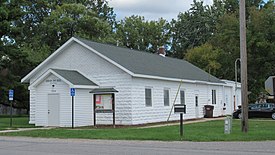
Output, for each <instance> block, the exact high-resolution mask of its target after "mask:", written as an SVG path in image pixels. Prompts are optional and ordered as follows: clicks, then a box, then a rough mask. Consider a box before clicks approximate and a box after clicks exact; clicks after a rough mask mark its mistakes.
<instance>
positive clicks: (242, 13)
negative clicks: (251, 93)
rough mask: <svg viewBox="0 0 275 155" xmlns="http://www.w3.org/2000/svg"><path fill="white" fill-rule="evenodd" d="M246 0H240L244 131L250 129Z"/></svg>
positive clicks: (242, 124)
mask: <svg viewBox="0 0 275 155" xmlns="http://www.w3.org/2000/svg"><path fill="white" fill-rule="evenodd" d="M245 22H246V20H245V0H240V55H241V84H242V122H241V126H242V132H245V133H247V131H248V98H247V51H246V23H245Z"/></svg>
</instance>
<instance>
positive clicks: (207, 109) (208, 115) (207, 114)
mask: <svg viewBox="0 0 275 155" xmlns="http://www.w3.org/2000/svg"><path fill="white" fill-rule="evenodd" d="M213 110H214V106H212V105H205V106H204V111H205V115H204V117H205V118H212V117H213Z"/></svg>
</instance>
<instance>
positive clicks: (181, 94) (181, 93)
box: [180, 90, 185, 104]
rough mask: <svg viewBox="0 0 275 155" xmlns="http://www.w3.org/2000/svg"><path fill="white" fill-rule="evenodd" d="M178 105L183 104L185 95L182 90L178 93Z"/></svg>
mask: <svg viewBox="0 0 275 155" xmlns="http://www.w3.org/2000/svg"><path fill="white" fill-rule="evenodd" d="M180 104H185V93H184V91H183V90H181V91H180Z"/></svg>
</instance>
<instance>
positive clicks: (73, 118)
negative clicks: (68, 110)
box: [72, 96, 74, 128]
mask: <svg viewBox="0 0 275 155" xmlns="http://www.w3.org/2000/svg"><path fill="white" fill-rule="evenodd" d="M72 128H74V96H72Z"/></svg>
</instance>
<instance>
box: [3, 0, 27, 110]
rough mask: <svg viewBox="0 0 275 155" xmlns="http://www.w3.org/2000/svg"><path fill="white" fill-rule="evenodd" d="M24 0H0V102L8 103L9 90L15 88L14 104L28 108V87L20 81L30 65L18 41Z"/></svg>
mask: <svg viewBox="0 0 275 155" xmlns="http://www.w3.org/2000/svg"><path fill="white" fill-rule="evenodd" d="M23 3H24V1H21V0H16V1H15V0H10V1H8V0H7V1H0V4H1V5H0V30H1V31H0V104H7V102H8V101H7V97H8V90H9V89H14V90H15V93H16V95H15V102H14V106H17V107H24V108H27V106H28V104H27V101H28V95H27V93H28V92H27V91H24V92H23V93H22V92H21V91H20V90H22V89H24V90H26V87H25V86H24V85H22V84H21V83H20V78H21V76H22V75H24V74H25V73H26V72H27V70H26V68H29V67H30V64H31V63H30V62H29V61H27V60H26V59H25V58H26V55H25V54H23V53H21V49H20V47H19V46H18V44H17V42H16V38H17V36H18V35H20V32H21V28H20V27H18V21H19V20H20V18H21V17H22V16H23V15H24V12H23V11H22V8H21V7H20V6H21V5H22V4H23Z"/></svg>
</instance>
